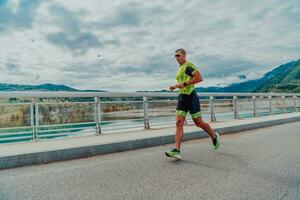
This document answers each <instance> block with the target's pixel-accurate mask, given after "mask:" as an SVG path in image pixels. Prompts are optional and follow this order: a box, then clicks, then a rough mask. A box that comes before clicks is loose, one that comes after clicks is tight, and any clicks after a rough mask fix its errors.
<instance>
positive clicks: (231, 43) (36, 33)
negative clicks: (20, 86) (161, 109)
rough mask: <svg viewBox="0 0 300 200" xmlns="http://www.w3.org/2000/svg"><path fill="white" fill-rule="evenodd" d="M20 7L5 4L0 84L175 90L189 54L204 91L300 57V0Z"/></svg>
mask: <svg viewBox="0 0 300 200" xmlns="http://www.w3.org/2000/svg"><path fill="white" fill-rule="evenodd" d="M18 2H19V1H9V6H7V5H6V4H5V3H0V11H1V10H2V11H3V12H2V13H6V14H7V15H6V17H7V18H8V19H7V20H6V21H3V20H2V21H1V19H4V18H1V17H0V22H1V24H2V25H0V45H1V51H0V69H1V70H3V71H2V73H1V74H0V82H8V83H24V84H39V83H45V82H51V83H55V84H66V85H69V86H72V87H76V88H81V89H84V88H85V89H105V90H111V91H135V90H146V89H148V90H155V89H166V88H168V86H169V85H170V84H173V83H174V82H175V78H174V76H175V73H176V69H177V64H176V62H175V61H174V58H173V51H174V50H175V49H177V48H180V47H183V48H186V49H187V50H188V52H189V55H188V56H189V57H188V58H189V59H190V61H192V62H194V63H195V64H196V65H197V66H198V67H199V69H200V71H201V72H202V74H203V76H204V79H205V82H204V83H203V85H202V86H211V85H215V86H217V85H222V86H224V85H228V84H230V83H233V82H237V81H240V80H239V78H238V76H239V75H246V76H247V79H254V78H258V77H259V76H261V75H262V74H263V73H265V72H267V71H269V70H271V69H272V68H274V67H276V66H278V65H280V64H282V63H285V62H288V61H290V60H295V59H299V55H300V48H299V46H300V40H299V33H300V24H299V20H300V14H299V12H298V10H300V3H299V2H298V1H297V0H290V1H285V2H283V1H278V0H275V1H264V2H262V1H258V0H254V1H251V2H250V1H246V0H245V1H238V2H234V3H233V2H232V1H229V0H228V1H224V0H222V1H220V0H219V1H209V0H201V1H198V0H191V1H182V0H180V1H179V0H176V1H167V0H162V1H152V2H151V1H147V2H145V1H142V0H136V1H133V0H124V1H108V0H103V1H96V0H89V1H77V2H76V1H74V0H65V1H58V0H55V1H54V0H52V1H47V2H40V1H35V4H36V5H33V3H32V2H31V3H29V1H24V2H23V4H22V5H21V4H20V2H19V3H18ZM26 2H27V3H28V4H29V6H27V5H26ZM4 11H5V12H4ZM0 16H1V14H0ZM22 16H25V17H26V19H28V20H29V21H28V20H27V21H24V23H20V22H18V23H17V19H19V18H20V17H22ZM9 22H13V23H9ZM21 22H22V21H21ZM25 22H26V23H25ZM98 55H101V56H98Z"/></svg>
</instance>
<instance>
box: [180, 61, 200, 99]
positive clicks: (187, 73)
mask: <svg viewBox="0 0 300 200" xmlns="http://www.w3.org/2000/svg"><path fill="white" fill-rule="evenodd" d="M196 71H198V69H197V68H196V66H195V65H194V64H193V63H191V62H186V63H184V64H183V65H181V66H180V67H179V69H178V71H177V73H176V80H177V83H183V82H186V81H189V80H191V79H192V78H193V76H192V73H193V72H196ZM194 89H195V85H194V84H190V85H188V86H186V87H184V88H179V94H191V93H192V92H193V90H194Z"/></svg>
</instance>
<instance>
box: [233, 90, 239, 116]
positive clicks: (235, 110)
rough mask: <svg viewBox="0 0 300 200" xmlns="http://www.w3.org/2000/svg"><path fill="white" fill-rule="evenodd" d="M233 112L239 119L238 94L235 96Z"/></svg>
mask: <svg viewBox="0 0 300 200" xmlns="http://www.w3.org/2000/svg"><path fill="white" fill-rule="evenodd" d="M232 101H233V112H234V119H239V118H240V116H239V113H238V110H237V96H233V100H232Z"/></svg>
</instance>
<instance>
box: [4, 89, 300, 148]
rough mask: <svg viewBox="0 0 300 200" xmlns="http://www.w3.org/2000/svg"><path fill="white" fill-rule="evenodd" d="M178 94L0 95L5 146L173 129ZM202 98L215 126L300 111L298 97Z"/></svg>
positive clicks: (225, 95)
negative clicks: (68, 137)
mask: <svg viewBox="0 0 300 200" xmlns="http://www.w3.org/2000/svg"><path fill="white" fill-rule="evenodd" d="M177 96H178V94H177V93H173V92H172V93H170V92H163V93H161V92H137V93H111V92H110V93H108V92H96V93H95V92H84V93H83V92H0V143H5V142H17V141H26V140H34V141H35V140H39V139H48V138H56V137H67V136H75V135H89V134H96V135H100V134H106V133H112V132H122V131H124V130H128V129H141V128H144V129H150V128H152V127H161V126H168V125H170V123H171V124H174V121H175V120H174V119H175V118H174V116H175V109H176V102H177V100H176V99H177ZM198 96H199V100H200V105H201V110H202V111H201V112H202V116H203V117H204V118H205V119H206V120H211V121H213V122H214V121H217V120H218V121H223V120H231V119H239V118H245V117H257V116H261V115H270V114H278V113H288V112H298V111H300V101H299V97H300V94H298V93H297V94H296V93H294V94H289V93H199V94H198ZM188 121H191V119H190V118H189V119H188Z"/></svg>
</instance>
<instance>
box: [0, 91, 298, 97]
mask: <svg viewBox="0 0 300 200" xmlns="http://www.w3.org/2000/svg"><path fill="white" fill-rule="evenodd" d="M197 94H198V95H199V96H208V97H210V96H214V97H218V96H222V97H233V96H237V97H238V96H242V97H247V96H261V97H269V96H273V97H275V96H276V97H280V96H290V97H293V96H299V97H300V93H233V92H230V93H216V92H198V93H197ZM176 96H178V92H40V91H39V92H35V91H30V92H28V91H16V92H15V91H14V92H0V98H58V97H63V98H79V97H84V98H89V97H176Z"/></svg>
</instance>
